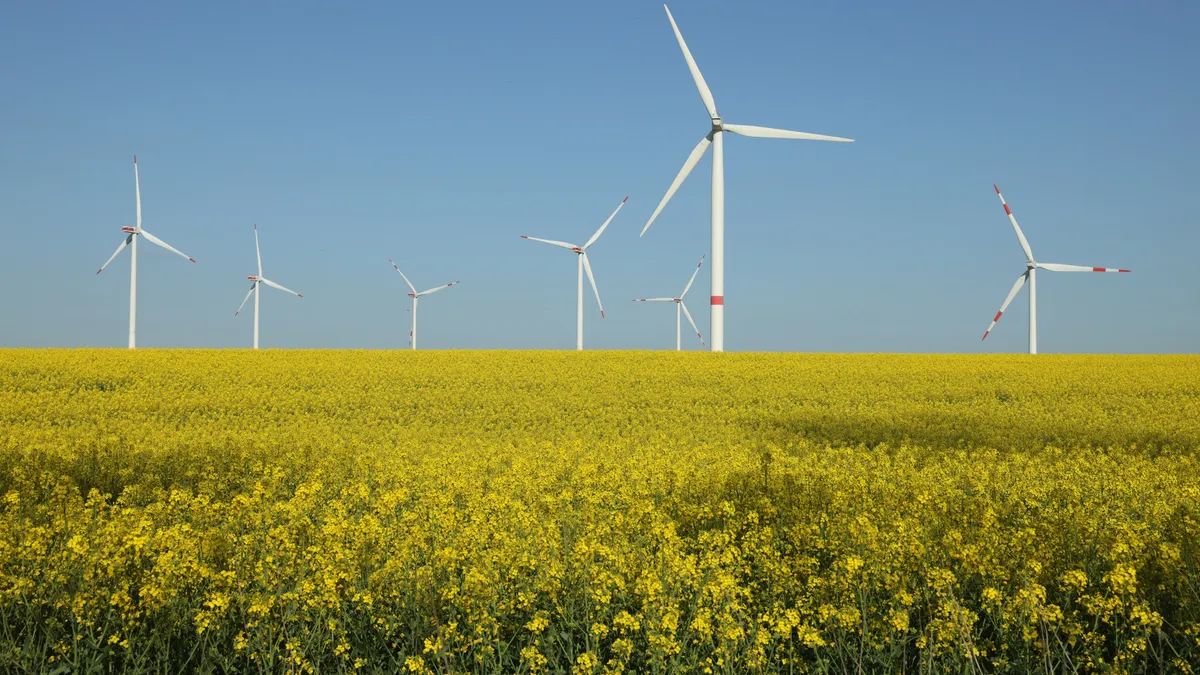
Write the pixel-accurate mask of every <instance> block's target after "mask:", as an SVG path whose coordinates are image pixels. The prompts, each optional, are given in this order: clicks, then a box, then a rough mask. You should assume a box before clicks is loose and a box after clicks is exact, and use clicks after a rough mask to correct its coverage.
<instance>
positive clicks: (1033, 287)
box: [983, 184, 1129, 354]
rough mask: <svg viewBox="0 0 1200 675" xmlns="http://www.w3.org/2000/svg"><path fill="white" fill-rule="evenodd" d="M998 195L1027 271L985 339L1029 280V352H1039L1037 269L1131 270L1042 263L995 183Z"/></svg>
mask: <svg viewBox="0 0 1200 675" xmlns="http://www.w3.org/2000/svg"><path fill="white" fill-rule="evenodd" d="M992 187H993V188H995V189H996V196H997V197H999V198H1000V203H1001V204H1003V205H1004V212H1005V213H1007V214H1008V221H1009V222H1010V223H1012V226H1013V230H1014V231H1015V232H1016V233H1017V241H1018V242H1020V243H1021V250H1022V251H1024V252H1025V272H1024V273H1022V274H1021V276H1020V277H1017V283H1015V284H1013V287H1012V290H1011V291H1009V292H1008V297H1007V298H1005V299H1004V304H1003V305H1001V306H1000V311H999V312H996V316H995V317H994V318H993V319H992V324H991V325H990V326H988V329H987V330H986V331H984V333H983V339H984V340H986V339H987V336H988V333H991V332H992V329H993V328H995V327H996V322H997V321H999V320H1000V316H1001V315H1002V314H1004V310H1006V309H1008V303H1010V302H1012V300H1013V298H1015V297H1016V296H1017V292H1018V291H1020V290H1021V287H1022V286H1024V285H1025V282H1026V281H1028V282H1029V353H1030V354H1036V353H1037V271H1038V270H1039V269H1042V270H1049V271H1051V272H1128V271H1129V270H1122V269H1113V268H1111V267H1085V266H1083V265H1060V264H1058V263H1040V262H1038V261H1036V260H1034V259H1033V250H1032V249H1030V248H1029V242H1028V241H1027V240H1026V239H1025V234H1024V233H1023V232H1021V226H1020V225H1017V219H1016V218H1015V217H1013V214H1012V209H1010V208H1008V203H1007V202H1005V201H1004V195H1002V194H1000V188H998V187H996V186H995V185H994V184H993V185H992Z"/></svg>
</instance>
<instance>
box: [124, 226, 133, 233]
mask: <svg viewBox="0 0 1200 675" xmlns="http://www.w3.org/2000/svg"><path fill="white" fill-rule="evenodd" d="M121 231H122V232H130V233H133V232H137V228H136V227H122V228H121Z"/></svg>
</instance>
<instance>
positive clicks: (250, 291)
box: [233, 281, 258, 316]
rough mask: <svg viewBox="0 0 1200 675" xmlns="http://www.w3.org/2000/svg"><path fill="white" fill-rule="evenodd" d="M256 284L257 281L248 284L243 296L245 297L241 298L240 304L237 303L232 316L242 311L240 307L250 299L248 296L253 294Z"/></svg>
mask: <svg viewBox="0 0 1200 675" xmlns="http://www.w3.org/2000/svg"><path fill="white" fill-rule="evenodd" d="M257 285H258V282H257V281H256V282H253V283H251V284H250V290H249V291H247V292H246V297H245V299H243V300H242V304H240V305H238V308H237V311H236V312H234V313H233V315H234V316H237V315H238V314H240V313H241V311H242V308H244V307H245V306H246V303H247V302H249V301H250V296H251V295H254V287H255V286H257Z"/></svg>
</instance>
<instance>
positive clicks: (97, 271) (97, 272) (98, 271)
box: [96, 269, 104, 274]
mask: <svg viewBox="0 0 1200 675" xmlns="http://www.w3.org/2000/svg"><path fill="white" fill-rule="evenodd" d="M103 271H104V270H103V269H99V270H96V274H100V273H101V272H103Z"/></svg>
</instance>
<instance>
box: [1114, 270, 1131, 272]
mask: <svg viewBox="0 0 1200 675" xmlns="http://www.w3.org/2000/svg"><path fill="white" fill-rule="evenodd" d="M1117 271H1118V272H1132V271H1133V270H1117Z"/></svg>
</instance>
